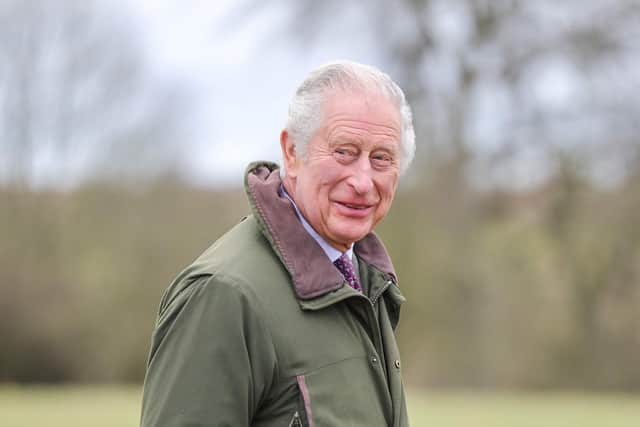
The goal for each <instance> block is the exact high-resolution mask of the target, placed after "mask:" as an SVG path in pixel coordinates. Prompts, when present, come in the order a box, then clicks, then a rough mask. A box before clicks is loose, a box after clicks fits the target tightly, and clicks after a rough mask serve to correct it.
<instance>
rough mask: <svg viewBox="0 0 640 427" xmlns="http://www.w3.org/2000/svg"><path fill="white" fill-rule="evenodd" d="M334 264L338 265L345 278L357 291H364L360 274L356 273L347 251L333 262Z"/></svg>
mask: <svg viewBox="0 0 640 427" xmlns="http://www.w3.org/2000/svg"><path fill="white" fill-rule="evenodd" d="M333 265H335V266H336V268H337V269H338V270H340V273H342V275H343V276H344V279H345V280H346V281H347V282H348V283H349V285H351V287H352V288H353V289H355V290H356V291H360V292H362V287H361V286H360V280H358V276H357V275H356V272H355V270H354V269H353V263H352V262H351V259H349V256H348V255H347V254H346V253H343V254H342V255H341V256H340V258H338V259H337V260H335V261H334V262H333Z"/></svg>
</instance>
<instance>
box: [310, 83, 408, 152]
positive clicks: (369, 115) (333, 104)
mask: <svg viewBox="0 0 640 427" xmlns="http://www.w3.org/2000/svg"><path fill="white" fill-rule="evenodd" d="M323 112H324V117H323V118H324V120H323V123H324V127H325V130H326V132H327V133H328V136H331V135H333V134H336V133H354V134H361V135H362V136H368V137H380V138H383V139H387V140H389V139H391V140H394V141H396V142H398V143H399V141H400V139H401V135H402V125H401V116H400V109H399V107H398V105H397V103H396V102H394V101H393V100H391V99H389V98H388V97H386V96H384V95H382V94H379V93H377V92H375V91H370V92H362V91H343V90H335V91H333V92H331V93H329V94H328V95H327V97H326V99H325V104H324V110H323Z"/></svg>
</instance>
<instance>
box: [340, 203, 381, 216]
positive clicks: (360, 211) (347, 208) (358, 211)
mask: <svg viewBox="0 0 640 427" xmlns="http://www.w3.org/2000/svg"><path fill="white" fill-rule="evenodd" d="M334 204H335V205H336V207H337V208H338V211H339V212H340V213H341V214H342V215H345V216H350V217H355V218H362V217H366V216H367V215H369V213H370V212H371V211H372V210H373V207H374V205H373V204H362V203H347V202H338V201H336V202H334Z"/></svg>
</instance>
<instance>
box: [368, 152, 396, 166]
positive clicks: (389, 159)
mask: <svg viewBox="0 0 640 427" xmlns="http://www.w3.org/2000/svg"><path fill="white" fill-rule="evenodd" d="M371 163H372V164H373V166H374V167H375V168H378V169H385V168H388V167H389V166H391V165H393V164H394V163H395V159H394V158H393V156H392V155H391V154H389V153H387V152H385V151H381V152H375V153H373V154H372V155H371Z"/></svg>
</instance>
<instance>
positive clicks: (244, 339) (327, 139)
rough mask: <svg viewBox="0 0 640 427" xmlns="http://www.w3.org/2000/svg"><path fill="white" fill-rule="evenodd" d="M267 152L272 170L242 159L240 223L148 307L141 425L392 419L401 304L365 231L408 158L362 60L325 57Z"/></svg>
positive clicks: (390, 103)
mask: <svg viewBox="0 0 640 427" xmlns="http://www.w3.org/2000/svg"><path fill="white" fill-rule="evenodd" d="M280 144H281V147H282V155H283V158H284V166H285V172H283V173H282V174H281V171H280V170H279V169H278V166H277V165H275V164H273V163H268V162H257V163H253V164H251V165H249V167H248V169H247V172H246V176H245V189H246V193H247V196H248V198H249V203H250V205H251V209H252V215H250V216H248V217H247V218H245V219H244V220H243V221H242V222H240V223H239V224H238V225H236V226H235V227H234V228H233V229H231V230H230V231H229V232H227V233H226V234H225V235H224V236H222V237H221V238H220V239H219V240H217V241H216V242H215V243H214V244H213V245H212V246H211V247H210V248H209V249H207V250H206V251H205V252H204V254H202V255H201V256H200V257H199V258H198V259H197V260H196V261H195V262H194V263H193V264H192V265H191V266H190V267H188V268H187V269H186V270H184V271H183V272H182V273H181V274H180V275H179V276H178V278H177V279H176V280H175V281H174V282H173V284H172V285H171V286H170V287H169V289H168V290H167V292H166V293H165V295H164V297H163V299H162V302H161V306H160V312H159V315H158V319H157V323H156V329H155V331H154V334H153V342H152V347H151V352H150V355H149V361H148V370H147V376H146V379H145V386H144V397H143V407H142V425H143V426H316V427H324V426H363V427H375V426H394V427H399V426H406V425H408V419H407V412H406V406H405V397H404V392H403V386H402V380H401V374H400V371H401V366H400V356H399V354H398V347H397V345H396V340H395V337H394V329H395V327H396V324H397V323H398V317H399V309H400V305H401V303H402V302H403V301H404V298H403V297H402V295H401V293H400V290H399V288H398V284H397V280H396V275H395V273H394V270H393V266H392V264H391V261H390V259H389V257H388V255H387V253H386V251H385V249H384V246H383V245H382V243H381V242H380V240H379V239H378V237H377V236H376V235H375V234H374V233H373V232H372V230H373V228H374V227H375V226H376V224H378V222H380V220H382V219H383V218H384V217H385V215H386V214H387V212H388V211H389V208H390V207H391V202H392V200H393V196H394V193H395V191H396V187H397V185H398V179H399V176H400V174H401V173H402V172H403V171H404V170H405V169H406V168H407V166H408V165H409V163H410V161H411V158H412V156H413V152H414V135H413V127H412V123H411V112H410V109H409V106H408V105H407V103H406V101H405V97H404V95H403V93H402V91H401V89H400V88H399V87H398V86H397V85H396V84H395V83H394V82H393V81H392V80H391V79H390V78H389V77H388V76H387V75H386V74H384V73H382V72H380V71H379V70H377V69H375V68H373V67H369V66H365V65H361V64H357V63H353V62H346V61H343V62H334V63H330V64H327V65H325V66H322V67H320V68H319V69H317V70H315V71H313V72H312V73H311V74H310V75H309V76H308V78H307V79H306V80H305V81H304V82H303V83H302V85H301V86H300V87H299V88H298V90H297V92H296V94H295V96H294V98H293V100H292V102H291V105H290V110H289V120H288V122H287V126H286V128H285V129H284V130H283V131H282V133H281V135H280ZM281 175H282V176H283V178H282V179H281Z"/></svg>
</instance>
